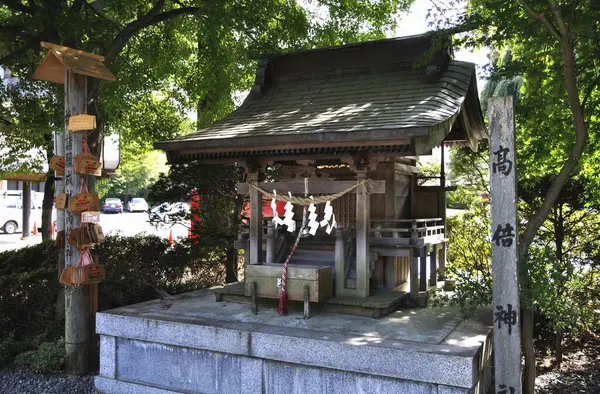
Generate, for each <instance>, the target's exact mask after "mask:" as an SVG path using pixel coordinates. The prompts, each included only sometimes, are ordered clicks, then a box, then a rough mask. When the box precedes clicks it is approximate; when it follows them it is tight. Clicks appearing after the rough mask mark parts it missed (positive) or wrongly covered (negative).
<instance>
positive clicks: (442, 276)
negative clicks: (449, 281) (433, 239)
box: [438, 242, 446, 280]
mask: <svg viewBox="0 0 600 394" xmlns="http://www.w3.org/2000/svg"><path fill="white" fill-rule="evenodd" d="M439 266H440V267H439V275H438V278H439V280H444V279H446V242H442V247H441V248H440V263H439Z"/></svg>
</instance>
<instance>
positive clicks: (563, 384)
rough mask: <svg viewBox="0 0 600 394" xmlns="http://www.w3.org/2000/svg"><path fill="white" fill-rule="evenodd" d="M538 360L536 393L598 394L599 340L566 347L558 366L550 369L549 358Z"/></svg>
mask: <svg viewBox="0 0 600 394" xmlns="http://www.w3.org/2000/svg"><path fill="white" fill-rule="evenodd" d="M540 361H541V360H540ZM538 363H539V365H540V367H539V368H538V376H537V378H536V380H535V387H536V393H539V394H563V393H577V394H597V393H600V343H598V342H595V343H578V344H573V345H571V346H570V347H568V348H567V349H565V354H564V356H563V362H562V364H561V366H560V368H553V367H552V366H551V365H549V364H550V363H549V362H548V360H544V361H542V362H538ZM544 364H546V365H544Z"/></svg>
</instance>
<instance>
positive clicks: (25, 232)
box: [21, 181, 31, 239]
mask: <svg viewBox="0 0 600 394" xmlns="http://www.w3.org/2000/svg"><path fill="white" fill-rule="evenodd" d="M21 202H22V203H23V220H22V222H23V226H22V229H21V239H27V238H29V235H30V234H31V223H30V222H29V217H30V216H31V183H30V182H28V181H23V198H22V199H21Z"/></svg>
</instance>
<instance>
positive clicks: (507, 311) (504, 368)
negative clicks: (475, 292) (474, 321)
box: [488, 96, 521, 394]
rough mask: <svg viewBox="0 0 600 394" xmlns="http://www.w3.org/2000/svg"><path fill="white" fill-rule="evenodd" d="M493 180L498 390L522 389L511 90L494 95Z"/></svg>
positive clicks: (496, 373) (491, 107)
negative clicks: (509, 94)
mask: <svg viewBox="0 0 600 394" xmlns="http://www.w3.org/2000/svg"><path fill="white" fill-rule="evenodd" d="M489 106H490V107H489V108H490V109H489V116H488V118H489V120H490V130H491V143H490V177H491V180H490V185H491V194H492V195H491V202H492V238H491V242H492V279H493V304H492V309H493V312H492V313H493V317H494V369H495V378H496V379H495V381H496V392H507V393H517V394H519V393H521V331H520V326H521V317H520V312H521V310H520V307H519V282H518V274H517V271H518V265H517V253H518V252H517V250H518V245H517V241H518V234H519V228H518V225H517V187H516V175H515V172H516V166H517V162H516V155H515V119H514V104H513V98H512V96H508V97H498V98H493V99H490V103H489Z"/></svg>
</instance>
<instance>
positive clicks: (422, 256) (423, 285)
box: [419, 248, 429, 291]
mask: <svg viewBox="0 0 600 394" xmlns="http://www.w3.org/2000/svg"><path fill="white" fill-rule="evenodd" d="M419 260H420V264H419V290H420V291H426V290H427V278H428V276H429V275H428V274H427V268H428V266H427V250H426V249H425V248H421V249H420V250H419Z"/></svg>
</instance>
